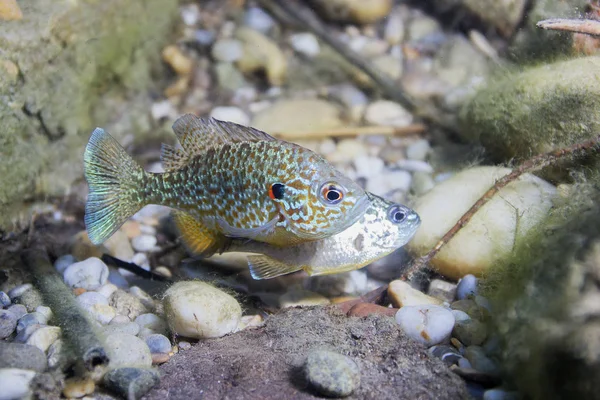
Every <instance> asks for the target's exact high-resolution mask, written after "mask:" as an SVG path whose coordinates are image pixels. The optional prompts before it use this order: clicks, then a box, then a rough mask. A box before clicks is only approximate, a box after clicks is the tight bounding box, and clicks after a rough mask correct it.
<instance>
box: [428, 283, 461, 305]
mask: <svg viewBox="0 0 600 400" xmlns="http://www.w3.org/2000/svg"><path fill="white" fill-rule="evenodd" d="M427 294H428V295H429V296H432V297H435V298H436V299H440V300H442V301H447V302H448V303H451V302H453V301H454V298H455V296H456V285H455V284H454V283H450V282H447V281H443V280H441V279H433V280H432V281H431V283H429V289H427Z"/></svg>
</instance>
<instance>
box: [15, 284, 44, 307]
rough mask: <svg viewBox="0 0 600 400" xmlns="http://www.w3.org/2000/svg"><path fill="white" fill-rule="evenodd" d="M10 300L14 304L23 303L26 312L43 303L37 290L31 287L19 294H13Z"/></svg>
mask: <svg viewBox="0 0 600 400" xmlns="http://www.w3.org/2000/svg"><path fill="white" fill-rule="evenodd" d="M12 301H13V303H15V304H22V305H24V306H25V308H26V309H27V311H28V312H34V311H35V309H36V308H38V307H39V306H41V305H42V304H43V302H44V299H43V298H42V294H41V293H40V291H39V290H37V289H35V288H31V289H29V290H26V291H25V292H23V293H21V294H20V295H19V296H15V297H14V298H13V299H12Z"/></svg>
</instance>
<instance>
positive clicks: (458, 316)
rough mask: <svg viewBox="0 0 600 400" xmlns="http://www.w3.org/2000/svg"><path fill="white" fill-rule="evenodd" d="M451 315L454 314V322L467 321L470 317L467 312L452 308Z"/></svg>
mask: <svg viewBox="0 0 600 400" xmlns="http://www.w3.org/2000/svg"><path fill="white" fill-rule="evenodd" d="M452 315H454V319H455V320H456V322H459V321H468V320H470V319H471V317H469V314H467V313H466V312H464V311H461V310H452Z"/></svg>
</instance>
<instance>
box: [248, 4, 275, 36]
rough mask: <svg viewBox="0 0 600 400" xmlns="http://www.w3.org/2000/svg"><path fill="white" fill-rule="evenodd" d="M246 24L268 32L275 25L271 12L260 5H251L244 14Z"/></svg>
mask: <svg viewBox="0 0 600 400" xmlns="http://www.w3.org/2000/svg"><path fill="white" fill-rule="evenodd" d="M244 24H246V25H247V26H249V27H250V28H252V29H255V30H257V31H259V32H262V33H267V32H269V31H270V30H271V28H272V27H273V26H274V25H275V21H273V18H271V16H270V15H269V14H267V13H266V12H265V11H263V9H262V8H259V7H250V8H248V10H247V11H246V14H245V15H244Z"/></svg>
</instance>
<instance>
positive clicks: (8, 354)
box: [0, 341, 47, 372]
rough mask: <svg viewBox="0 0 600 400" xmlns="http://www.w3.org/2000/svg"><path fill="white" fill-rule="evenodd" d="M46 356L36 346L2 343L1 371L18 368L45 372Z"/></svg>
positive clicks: (0, 352) (0, 355) (0, 344)
mask: <svg viewBox="0 0 600 400" xmlns="http://www.w3.org/2000/svg"><path fill="white" fill-rule="evenodd" d="M46 367H47V362H46V355H45V354H44V352H43V351H42V350H40V349H39V348H37V347H35V346H31V345H28V344H23V343H14V342H4V341H0V369H2V368H18V369H30V370H33V371H36V372H44V371H45V370H46Z"/></svg>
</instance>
